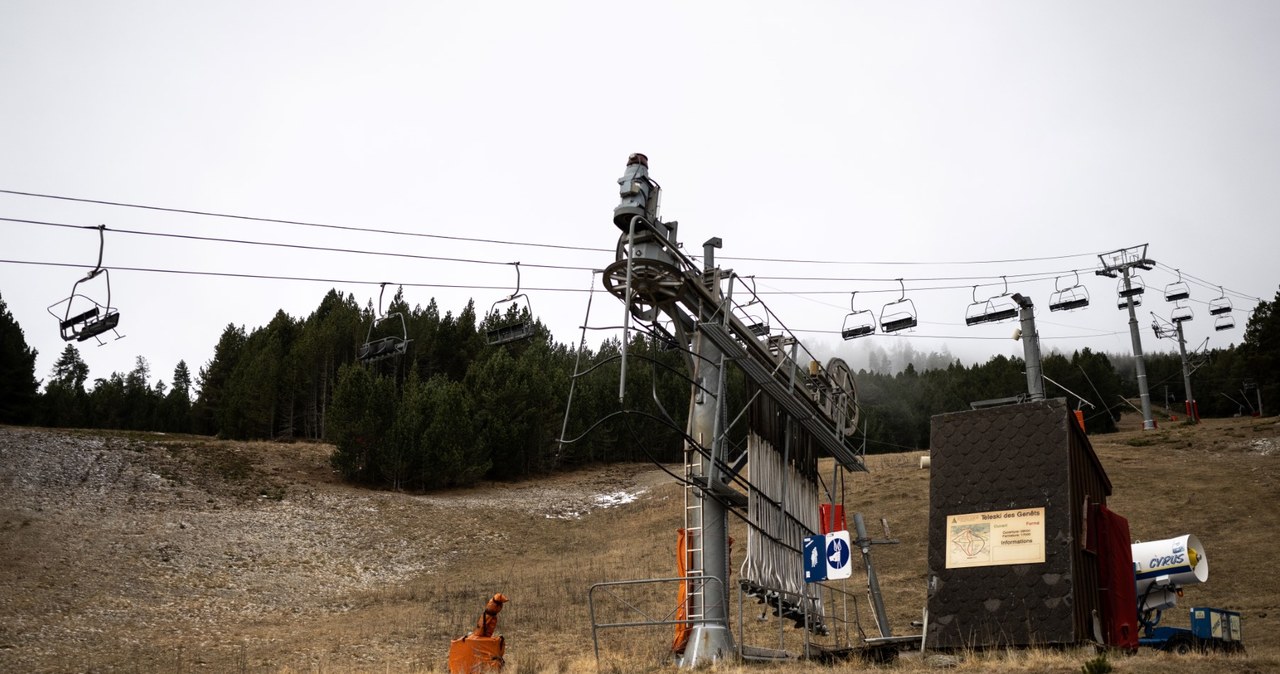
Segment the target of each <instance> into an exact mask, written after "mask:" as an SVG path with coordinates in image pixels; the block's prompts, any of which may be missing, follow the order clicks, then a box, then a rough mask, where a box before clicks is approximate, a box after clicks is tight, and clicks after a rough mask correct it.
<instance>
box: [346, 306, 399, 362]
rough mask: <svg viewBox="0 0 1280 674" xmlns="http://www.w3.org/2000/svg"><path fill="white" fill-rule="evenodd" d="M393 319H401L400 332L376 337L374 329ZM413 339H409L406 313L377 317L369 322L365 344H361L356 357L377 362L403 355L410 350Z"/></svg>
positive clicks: (360, 359) (363, 360) (364, 360)
mask: <svg viewBox="0 0 1280 674" xmlns="http://www.w3.org/2000/svg"><path fill="white" fill-rule="evenodd" d="M392 319H399V321H400V334H398V335H397V334H394V333H392V334H390V335H385V336H383V337H379V338H378V339H374V338H373V331H374V329H375V328H377V327H378V326H379V325H381V324H383V323H385V322H387V321H390V320H392ZM412 341H413V340H411V339H409V328H408V325H406V324H405V321H404V314H402V313H400V312H398V311H397V312H394V313H390V314H387V315H386V316H379V317H375V318H374V319H373V320H372V321H370V323H369V331H368V332H367V333H365V340H364V344H361V345H360V348H359V349H358V350H357V351H356V359H357V360H359V361H360V362H362V363H376V362H377V361H380V360H384V359H386V358H394V357H396V356H403V355H404V354H405V353H406V352H407V351H408V350H409V342H412Z"/></svg>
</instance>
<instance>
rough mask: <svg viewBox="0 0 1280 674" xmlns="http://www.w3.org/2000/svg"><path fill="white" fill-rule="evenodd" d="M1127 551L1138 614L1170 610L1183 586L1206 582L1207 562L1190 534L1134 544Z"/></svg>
mask: <svg viewBox="0 0 1280 674" xmlns="http://www.w3.org/2000/svg"><path fill="white" fill-rule="evenodd" d="M1130 549H1131V550H1132V551H1133V573H1134V580H1135V581H1136V582H1137V589H1138V610H1139V611H1159V610H1163V609H1166V608H1172V607H1174V606H1176V605H1177V604H1178V595H1180V594H1181V593H1182V588H1183V587H1184V586H1186V585H1195V584H1197V583H1203V582H1205V581H1206V580H1209V558H1208V557H1207V556H1206V555H1205V554H1204V546H1203V545H1201V544H1200V539H1198V538H1196V537H1195V535H1193V534H1185V535H1182V536H1178V537H1177V538H1166V539H1164V540H1160V541H1147V542H1146V543H1134V544H1133V545H1131V546H1130Z"/></svg>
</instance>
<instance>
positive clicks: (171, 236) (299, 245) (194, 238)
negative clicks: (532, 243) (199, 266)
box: [0, 217, 596, 271]
mask: <svg viewBox="0 0 1280 674" xmlns="http://www.w3.org/2000/svg"><path fill="white" fill-rule="evenodd" d="M0 222H18V223H24V224H29V225H39V226H43V227H65V228H69V229H98V228H99V227H98V226H87V225H70V224H66V223H60V222H46V221H42V220H23V219H19V218H3V217H0ZM105 229H106V231H108V232H115V233H117V234H133V235H137V236H154V237H161V238H167V239H185V240H188V241H204V242H213V243H232V244H238V245H246V246H265V247H270V248H291V249H295V250H309V251H319V252H326V253H347V254H352V255H377V256H384V257H401V258H409V259H413V260H433V261H436V262H465V263H468V264H489V265H510V264H513V263H511V262H502V261H498V260H477V259H471V258H461V257H441V256H437V255H417V254H414V253H396V252H389V251H376V250H360V249H355V248H330V247H327V246H311V245H307V244H302V243H279V242H272V241H253V240H250V239H226V238H221V237H216V236H196V235H194V234H173V233H168V232H148V231H142V230H135V229H119V228H117V227H106V228H105ZM519 264H520V265H521V266H523V267H529V268H533V269H558V270H566V271H596V270H595V269H594V268H593V267H573V266H566V265H554V264H537V263H532V262H521V263H519Z"/></svg>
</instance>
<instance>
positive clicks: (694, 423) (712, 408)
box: [680, 330, 736, 669]
mask: <svg viewBox="0 0 1280 674" xmlns="http://www.w3.org/2000/svg"><path fill="white" fill-rule="evenodd" d="M694 349H695V351H696V353H697V354H698V357H697V358H696V359H695V360H696V362H697V363H698V365H697V371H696V372H695V373H694V380H695V381H698V382H702V384H703V386H708V385H715V384H713V382H720V381H721V377H720V371H721V369H722V366H723V362H724V354H723V353H721V351H720V349H718V348H717V347H716V345H715V343H714V342H713V341H711V340H710V339H708V338H707V336H706V334H705V333H704V332H702V331H701V330H700V331H698V333H697V335H696V336H695V337H694ZM717 388H719V386H717ZM723 398H724V396H723V395H721V391H719V390H717V391H716V395H714V396H713V395H708V394H706V393H705V392H703V393H702V395H695V396H694V398H693V401H692V405H691V409H690V410H689V412H690V413H689V437H691V438H694V439H695V440H697V441H698V442H699V443H700V444H701V445H702V446H703V447H704V448H709V449H710V450H711V451H708V452H699V451H696V450H694V455H695V456H697V457H698V458H697V460H698V461H701V462H702V466H701V474H702V475H708V476H711V475H715V474H716V472H717V469H716V463H717V462H718V461H720V460H722V459H723V457H720V456H716V455H715V452H716V451H719V450H720V448H722V447H723V443H718V442H713V438H715V437H716V426H717V425H718V424H717V423H716V419H717V418H718V417H719V415H720V411H719V407H720V404H721V400H723ZM688 455H689V453H688V452H687V451H686V456H688ZM694 498H696V499H697V500H698V502H699V503H700V504H701V507H700V508H699V509H698V512H700V513H701V517H702V522H701V526H699V527H696V531H693V532H690V540H689V541H688V548H689V550H690V551H691V552H692V557H693V559H692V560H691V564H690V575H694V574H701V575H704V576H707V577H709V578H715V579H717V580H718V581H719V582H710V583H704V584H703V585H702V586H701V590H702V591H701V592H696V593H695V592H690V593H689V596H688V601H689V615H691V616H694V615H697V616H701V617H702V621H701V622H698V623H695V624H694V625H693V627H692V630H691V631H690V633H689V642H688V644H687V645H686V646H685V651H684V655H683V656H682V657H681V658H680V666H681V667H683V668H685V669H690V668H693V667H700V666H704V665H709V664H711V663H713V662H715V661H717V660H722V659H724V658H727V657H730V656H732V655H733V654H734V653H735V652H736V651H735V649H734V646H733V634H732V633H731V632H730V631H729V599H728V597H727V596H726V595H725V585H724V581H725V579H727V578H728V577H729V550H728V538H729V513H728V511H727V509H726V508H725V506H724V504H723V503H721V502H720V501H719V500H717V499H715V498H713V497H712V496H711V495H710V494H709V493H708V491H707V490H704V489H697V490H695V496H694Z"/></svg>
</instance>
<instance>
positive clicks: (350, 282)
mask: <svg viewBox="0 0 1280 674" xmlns="http://www.w3.org/2000/svg"><path fill="white" fill-rule="evenodd" d="M0 264H23V265H33V266H41V267H65V268H72V269H92V268H93V265H88V264H78V263H70V262H46V261H39V260H0ZM111 269H113V270H115V271H132V272H140V273H147V274H178V275H183V276H213V277H218V278H244V279H260V280H268V281H302V282H307V283H336V284H343V285H373V286H377V285H382V284H384V283H386V284H387V285H396V286H404V287H406V288H451V289H460V290H510V289H511V286H480V285H465V284H457V283H410V282H396V281H365V280H358V279H340V278H320V277H311V276H282V275H276V274H249V273H243V272H218V271H197V270H188V269H160V268H154V267H120V266H112V267H111ZM525 290H531V291H535V292H550V293H586V292H590V290H588V289H585V288H526V289H525Z"/></svg>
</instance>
